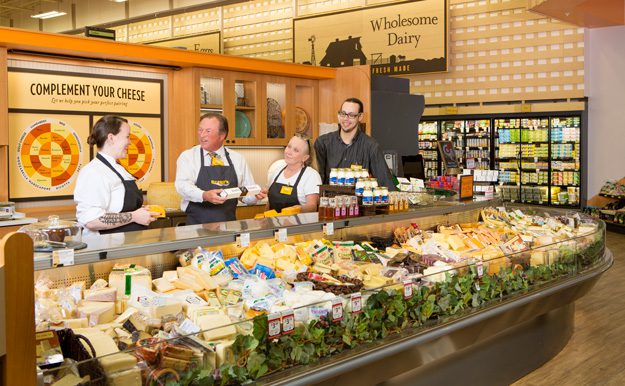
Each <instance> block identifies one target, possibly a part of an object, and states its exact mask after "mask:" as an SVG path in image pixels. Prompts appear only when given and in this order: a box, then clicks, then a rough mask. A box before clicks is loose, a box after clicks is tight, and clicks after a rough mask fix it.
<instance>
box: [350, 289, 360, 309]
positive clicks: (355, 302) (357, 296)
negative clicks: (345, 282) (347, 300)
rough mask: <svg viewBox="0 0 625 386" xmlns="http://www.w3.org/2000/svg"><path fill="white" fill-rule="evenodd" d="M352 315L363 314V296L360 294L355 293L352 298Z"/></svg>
mask: <svg viewBox="0 0 625 386" xmlns="http://www.w3.org/2000/svg"><path fill="white" fill-rule="evenodd" d="M351 305H352V314H359V313H361V312H362V295H361V294H360V292H354V293H353V294H352V296H351Z"/></svg>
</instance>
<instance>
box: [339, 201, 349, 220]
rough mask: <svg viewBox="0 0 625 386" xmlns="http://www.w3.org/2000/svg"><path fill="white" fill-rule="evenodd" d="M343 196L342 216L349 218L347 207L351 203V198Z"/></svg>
mask: <svg viewBox="0 0 625 386" xmlns="http://www.w3.org/2000/svg"><path fill="white" fill-rule="evenodd" d="M341 198H342V199H341V218H347V212H348V209H347V208H348V206H349V205H350V200H349V197H348V196H343V197H341Z"/></svg>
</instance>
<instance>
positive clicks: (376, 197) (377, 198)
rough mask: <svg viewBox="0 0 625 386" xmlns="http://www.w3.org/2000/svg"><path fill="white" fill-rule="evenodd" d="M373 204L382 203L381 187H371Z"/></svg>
mask: <svg viewBox="0 0 625 386" xmlns="http://www.w3.org/2000/svg"><path fill="white" fill-rule="evenodd" d="M373 205H382V189H381V188H375V189H373Z"/></svg>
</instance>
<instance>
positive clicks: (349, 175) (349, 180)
mask: <svg viewBox="0 0 625 386" xmlns="http://www.w3.org/2000/svg"><path fill="white" fill-rule="evenodd" d="M355 183H356V180H355V179H354V171H353V170H352V169H347V170H346V171H345V185H347V186H354V184H355Z"/></svg>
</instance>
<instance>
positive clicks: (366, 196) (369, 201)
mask: <svg viewBox="0 0 625 386" xmlns="http://www.w3.org/2000/svg"><path fill="white" fill-rule="evenodd" d="M362 205H363V206H373V191H372V190H371V188H365V190H364V192H363V193H362Z"/></svg>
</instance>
